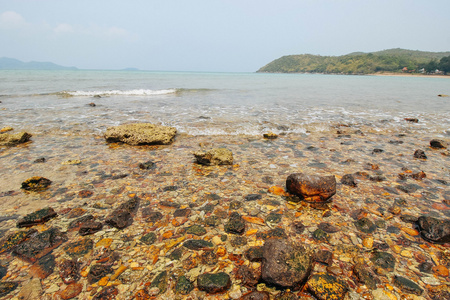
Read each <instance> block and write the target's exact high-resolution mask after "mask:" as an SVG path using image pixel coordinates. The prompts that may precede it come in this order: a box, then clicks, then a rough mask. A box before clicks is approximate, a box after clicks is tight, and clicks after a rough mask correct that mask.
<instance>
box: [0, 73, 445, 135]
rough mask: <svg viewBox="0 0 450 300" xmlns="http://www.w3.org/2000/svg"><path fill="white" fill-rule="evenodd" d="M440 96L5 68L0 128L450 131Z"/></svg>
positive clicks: (280, 77) (307, 79) (362, 87)
mask: <svg viewBox="0 0 450 300" xmlns="http://www.w3.org/2000/svg"><path fill="white" fill-rule="evenodd" d="M438 94H450V78H421V77H390V76H389V77H388V76H344V75H342V76H339V75H312V74H262V73H187V72H144V71H81V70H79V71H0V95H1V96H0V101H2V103H1V104H0V105H1V106H0V109H1V111H0V113H1V125H2V126H12V127H14V128H16V129H19V130H29V131H31V132H34V133H37V134H39V133H44V132H45V133H48V132H55V133H67V134H92V133H96V134H100V133H101V132H103V131H104V130H105V129H106V127H108V126H111V125H117V124H121V123H126V122H137V121H139V122H152V123H161V124H166V125H172V126H175V127H176V128H177V129H178V130H179V132H182V133H187V134H192V135H217V134H249V135H259V134H261V133H264V132H267V131H273V132H275V133H283V132H284V133H287V134H289V133H305V132H312V131H329V130H335V128H336V126H338V125H350V126H352V127H356V128H360V129H361V130H365V131H368V130H370V131H386V132H390V133H401V132H404V131H408V132H416V131H417V132H421V133H423V132H430V133H433V134H441V135H446V134H448V132H449V131H450V121H449V120H450V98H444V97H437V95H438ZM92 102H93V103H95V104H96V106H95V107H92V106H89V103H92ZM407 117H412V118H418V119H419V120H420V122H419V123H409V122H405V120H404V118H407Z"/></svg>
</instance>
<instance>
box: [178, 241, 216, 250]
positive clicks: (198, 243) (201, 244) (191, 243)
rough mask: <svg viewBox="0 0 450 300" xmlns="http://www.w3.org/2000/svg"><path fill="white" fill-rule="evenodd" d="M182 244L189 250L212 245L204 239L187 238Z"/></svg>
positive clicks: (207, 247) (206, 247)
mask: <svg viewBox="0 0 450 300" xmlns="http://www.w3.org/2000/svg"><path fill="white" fill-rule="evenodd" d="M183 246H184V247H186V248H188V249H191V250H202V249H209V248H212V247H214V244H213V243H211V242H208V241H205V240H187V241H186V242H184V243H183Z"/></svg>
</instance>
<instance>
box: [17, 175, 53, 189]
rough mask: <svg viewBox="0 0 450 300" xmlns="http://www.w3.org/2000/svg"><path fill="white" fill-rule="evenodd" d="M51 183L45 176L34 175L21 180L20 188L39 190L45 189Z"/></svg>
mask: <svg viewBox="0 0 450 300" xmlns="http://www.w3.org/2000/svg"><path fill="white" fill-rule="evenodd" d="M51 183H52V182H51V180H49V179H47V178H44V177H39V176H34V177H31V178H28V179H27V180H25V181H24V182H22V187H21V188H22V189H23V190H26V191H31V192H40V191H43V190H46V189H47V188H48V187H49V186H50V184H51Z"/></svg>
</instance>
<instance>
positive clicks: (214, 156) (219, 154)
mask: <svg viewBox="0 0 450 300" xmlns="http://www.w3.org/2000/svg"><path fill="white" fill-rule="evenodd" d="M193 154H194V156H195V159H196V160H197V163H199V164H202V165H207V166H213V165H232V164H233V153H232V152H231V151H230V150H228V149H225V148H216V149H211V150H209V151H207V152H195V153H193Z"/></svg>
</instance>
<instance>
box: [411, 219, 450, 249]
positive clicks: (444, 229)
mask: <svg viewBox="0 0 450 300" xmlns="http://www.w3.org/2000/svg"><path fill="white" fill-rule="evenodd" d="M417 226H419V229H420V235H421V236H422V238H423V239H424V240H426V241H428V242H431V243H449V242H450V220H439V219H436V218H433V217H427V216H421V217H419V219H418V220H417Z"/></svg>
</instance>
